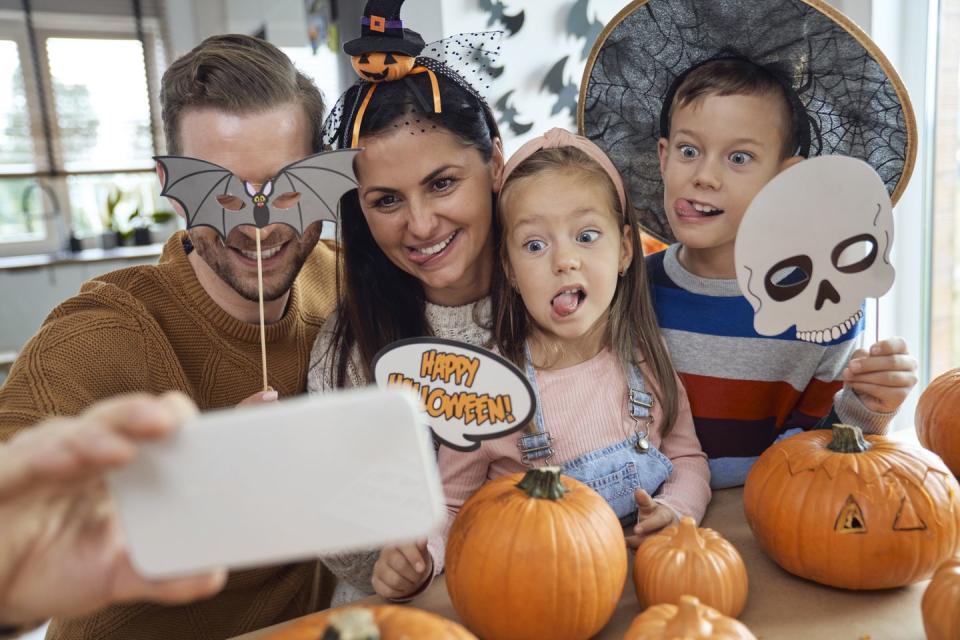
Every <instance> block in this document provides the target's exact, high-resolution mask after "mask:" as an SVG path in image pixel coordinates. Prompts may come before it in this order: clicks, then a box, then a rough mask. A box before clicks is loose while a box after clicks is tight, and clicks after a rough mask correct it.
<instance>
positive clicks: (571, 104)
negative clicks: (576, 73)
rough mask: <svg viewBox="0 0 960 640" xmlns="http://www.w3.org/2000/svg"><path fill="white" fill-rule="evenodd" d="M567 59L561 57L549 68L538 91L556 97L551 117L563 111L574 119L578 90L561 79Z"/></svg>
mask: <svg viewBox="0 0 960 640" xmlns="http://www.w3.org/2000/svg"><path fill="white" fill-rule="evenodd" d="M569 57H570V56H563V57H562V58H560V59H559V60H557V62H556V63H555V64H554V65H553V66H552V67H550V71H548V72H547V75H546V76H544V78H543V83H542V84H541V85H540V91H544V90H546V91H548V92H549V93H552V94H553V95H555V96H557V101H556V102H554V103H553V107H552V108H551V109H550V115H551V116H555V115H557V114H558V113H560V112H561V111H563V110H564V109H566V110H567V112H568V113H570V115H571V116H573V117H576V114H577V95H578V92H579V90H578V89H577V85H576V84H574V83H572V82H567V81H566V80H565V79H564V77H563V76H564V74H563V69H564V67H565V66H566V65H567V59H568V58H569Z"/></svg>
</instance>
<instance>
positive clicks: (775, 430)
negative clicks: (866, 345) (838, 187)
mask: <svg viewBox="0 0 960 640" xmlns="http://www.w3.org/2000/svg"><path fill="white" fill-rule="evenodd" d="M775 73H776V72H775V71H771V70H770V69H768V68H765V67H762V66H759V65H757V64H754V63H752V62H750V61H748V60H746V59H742V58H719V59H716V60H712V61H709V62H706V63H704V64H702V65H701V66H699V67H695V68H693V69H692V70H691V71H689V72H688V73H687V75H686V76H685V77H683V78H682V80H680V81H679V84H678V85H677V88H676V91H675V93H674V95H673V97H672V100H671V101H670V103H669V104H665V105H664V109H668V112H667V118H668V122H669V124H668V130H667V136H666V137H661V138H660V141H659V146H658V152H659V159H660V173H661V175H662V177H663V186H664V197H663V206H664V209H665V213H666V218H667V221H668V222H669V225H670V229H671V231H672V232H673V235H674V237H675V238H676V240H677V243H676V244H673V245H671V246H670V247H669V248H668V249H667V250H666V251H664V252H662V253H659V254H654V255H652V256H650V257H648V258H647V264H648V268H649V273H650V278H651V284H652V287H653V289H654V296H655V306H656V311H657V316H658V321H659V323H660V326H661V328H662V329H663V333H664V337H665V339H666V341H667V343H668V345H669V347H670V352H671V355H672V357H673V360H674V364H675V366H676V368H677V371H678V372H679V374H680V376H681V378H682V379H683V382H684V385H685V386H686V389H687V393H688V395H689V398H690V404H691V408H692V410H693V415H694V421H695V423H696V427H697V435H698V436H699V438H700V442H701V445H702V446H703V449H704V451H706V452H707V455H708V456H709V458H710V470H711V474H712V480H711V486H713V487H714V488H721V487H728V486H736V485H740V484H743V482H744V480H745V479H746V476H747V473H748V472H749V470H750V467H751V466H752V464H753V462H754V461H755V460H756V458H757V457H758V456H759V455H760V454H761V453H762V452H763V451H764V450H765V449H766V448H767V447H768V446H770V445H771V444H772V443H773V442H774V441H775V440H776V439H777V438H778V437H781V436H782V435H783V433H784V431H785V430H786V429H789V428H793V427H805V428H809V427H812V426H814V425H816V424H817V423H818V422H822V423H825V424H828V423H830V422H838V421H842V422H846V423H849V424H854V425H857V426H859V427H861V428H863V430H864V431H866V432H869V433H883V432H884V431H885V430H886V429H887V426H888V424H889V422H890V419H891V418H892V417H893V415H894V414H895V413H896V411H897V409H898V408H899V406H900V404H901V403H902V402H903V400H904V399H905V398H906V396H907V394H908V393H909V392H910V390H911V389H912V388H913V386H914V385H915V384H916V381H917V377H916V373H915V372H916V366H917V365H916V361H915V360H914V359H913V358H912V357H911V356H910V355H909V354H908V353H907V349H906V345H905V344H904V342H903V340H902V339H900V338H891V339H888V340H883V341H881V342H878V343H876V344H874V345H873V346H872V347H870V349H869V352H867V351H865V350H862V349H859V350H856V351H855V350H854V347H855V343H856V340H857V337H858V335H859V334H860V332H861V331H862V323H860V324H858V325H857V326H856V327H855V328H854V330H852V331H850V332H849V333H847V334H846V335H844V336H842V337H841V338H839V339H837V340H834V341H832V342H830V343H827V344H826V345H821V344H813V343H809V342H803V341H801V340H798V339H796V338H795V337H791V336H792V334H784V335H781V336H776V337H773V338H766V337H762V336H760V335H759V334H757V333H756V332H755V331H754V329H753V316H754V311H753V308H752V307H751V306H750V303H749V302H748V301H747V300H746V298H744V297H743V295H742V294H741V292H740V289H739V287H738V285H737V280H736V273H735V268H734V242H735V239H736V235H737V229H738V227H739V225H740V220H741V219H742V218H743V215H744V213H745V212H746V210H747V207H748V206H749V204H750V202H751V200H752V199H753V197H754V196H755V195H756V194H757V193H758V192H759V191H760V190H761V189H762V188H763V186H764V185H766V183H767V182H769V181H770V180H771V179H772V178H773V177H774V176H776V175H777V174H778V173H779V172H780V171H783V170H784V169H786V168H788V167H790V166H792V165H794V164H796V163H798V162H800V161H802V160H803V158H802V157H801V156H799V155H795V154H796V153H797V150H798V148H800V147H801V145H802V141H801V140H799V139H798V137H799V136H798V133H797V132H798V131H802V129H800V126H799V125H798V123H803V124H805V119H804V115H805V114H802V112H801V113H800V114H798V113H797V111H799V110H800V107H799V106H798V107H792V106H791V104H796V105H799V101H794V102H791V100H790V96H789V94H788V91H790V90H789V89H787V88H785V83H784V82H783V81H782V80H780V79H778V77H777V75H775Z"/></svg>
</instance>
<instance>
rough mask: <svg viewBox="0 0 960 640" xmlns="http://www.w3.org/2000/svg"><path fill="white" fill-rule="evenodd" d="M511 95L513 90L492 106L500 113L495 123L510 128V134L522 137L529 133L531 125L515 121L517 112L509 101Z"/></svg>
mask: <svg viewBox="0 0 960 640" xmlns="http://www.w3.org/2000/svg"><path fill="white" fill-rule="evenodd" d="M511 95H513V89H511V90H510V91H507V92H506V93H505V94H503V95H502V96H500V99H499V100H497V102H496V103H495V104H494V105H493V106H494V108H496V110H497V111H499V112H500V117H499V118H497V122H498V123H499V124H505V125H507V126H508V127H510V132H511V133H512V134H513V135H515V136H522V135H523V134H525V133H526V132H527V131H530V128H531V127H533V123H532V122H530V123H524V122H519V121H518V120H517V115H518V114H519V112H518V111H517V109H516V107H514V106H513V101H512V100H511V99H510V96H511Z"/></svg>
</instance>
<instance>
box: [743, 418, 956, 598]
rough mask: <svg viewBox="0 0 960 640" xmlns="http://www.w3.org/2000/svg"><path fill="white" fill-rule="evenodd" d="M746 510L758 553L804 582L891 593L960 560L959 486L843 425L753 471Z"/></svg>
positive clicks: (927, 461) (933, 464)
mask: <svg viewBox="0 0 960 640" xmlns="http://www.w3.org/2000/svg"><path fill="white" fill-rule="evenodd" d="M743 503H744V511H745V512H746V516H747V522H749V523H750V528H751V529H753V534H754V536H756V538H757V541H758V542H759V543H760V546H761V547H763V549H764V551H766V552H767V554H768V555H769V556H770V557H771V558H773V559H774V560H775V561H776V562H777V564H779V565H780V566H781V567H783V568H784V569H786V570H787V571H789V572H790V573H794V574H796V575H798V576H801V577H803V578H807V579H809V580H813V581H815V582H820V583H822V584H826V585H830V586H834V587H841V588H844V589H887V588H890V587H899V586H903V585H907V584H911V583H913V582H916V581H918V580H923V579H924V578H926V577H928V576H929V575H930V574H931V573H933V570H934V569H936V568H937V567H938V566H939V565H940V563H942V562H943V561H944V560H946V559H947V558H949V557H950V556H952V555H953V554H954V552H955V551H956V549H957V544H958V536H960V485H958V484H957V480H956V478H954V477H953V474H951V473H950V471H949V470H948V469H947V467H946V465H944V464H943V461H942V460H940V458H938V457H937V456H935V455H934V454H932V453H930V452H929V451H927V450H926V449H922V448H919V447H913V446H910V445H908V444H905V443H901V442H897V441H895V440H891V439H889V438H885V437H883V436H873V435H870V436H866V439H864V436H863V434H862V433H861V432H860V429H859V428H857V427H852V426H849V425H844V424H838V425H834V426H833V432H832V434H831V432H830V431H826V430H816V431H808V432H806V433H801V434H798V435H795V436H792V437H790V438H786V439H785V440H782V441H780V442H777V443H776V444H774V445H773V446H771V447H770V448H769V449H767V450H766V451H765V452H764V453H763V455H761V456H760V459H759V460H757V462H756V464H754V466H753V469H751V471H750V474H749V475H748V476H747V482H746V486H745V487H744V490H743Z"/></svg>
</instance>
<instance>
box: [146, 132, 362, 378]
mask: <svg viewBox="0 0 960 640" xmlns="http://www.w3.org/2000/svg"><path fill="white" fill-rule="evenodd" d="M358 153H360V149H343V150H339V151H326V152H321V153H315V154H313V155H310V156H307V157H306V158H304V159H302V160H298V161H297V162H294V163H292V164H288V165H287V166H285V167H283V168H282V169H280V171H279V172H277V175H275V176H273V177H272V178H270V179H269V180H267V181H266V182H264V183H263V184H260V185H257V184H254V183H251V182H247V181H245V180H241V179H240V178H238V177H236V176H235V175H233V174H232V173H231V172H230V170H229V169H225V168H223V167H221V166H220V165H218V164H214V163H212V162H207V161H206V160H200V159H198V158H190V157H187V156H155V157H154V160H156V161H157V163H158V164H159V165H160V167H161V168H162V169H163V175H164V182H163V188H162V189H161V191H160V195H161V196H166V197H168V198H171V199H172V200H175V201H177V202H178V203H179V204H180V206H181V207H183V211H184V215H186V217H187V229H192V228H194V227H210V228H211V229H213V230H215V231H216V232H217V233H218V234H220V237H221V238H222V239H223V241H224V242H226V240H227V236H229V235H230V232H231V231H233V229H235V228H236V227H239V226H242V225H249V226H252V227H255V228H256V230H257V287H258V290H259V293H260V296H259V297H260V360H261V367H262V370H263V390H264V391H267V390H268V389H269V388H270V385H269V384H268V382H267V343H266V338H265V328H264V318H263V266H262V259H261V254H260V229H262V228H263V227H265V226H267V225H270V224H285V225H287V226H288V227H290V228H292V229H293V230H294V231H296V232H297V235H301V234H303V230H304V229H306V228H307V227H308V226H310V224H312V223H314V222H317V221H323V220H330V221H336V219H337V207H338V205H339V202H340V198H341V197H342V196H343V194H344V193H346V192H347V191H349V190H350V189H353V188H355V187H356V186H357V181H356V179H355V178H354V174H353V159H354V158H355V157H356V155H357V154H358Z"/></svg>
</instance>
